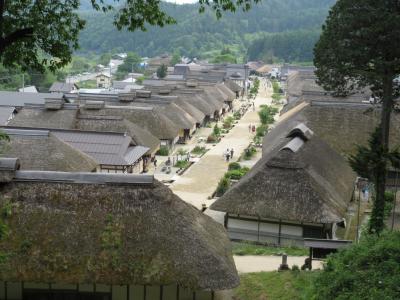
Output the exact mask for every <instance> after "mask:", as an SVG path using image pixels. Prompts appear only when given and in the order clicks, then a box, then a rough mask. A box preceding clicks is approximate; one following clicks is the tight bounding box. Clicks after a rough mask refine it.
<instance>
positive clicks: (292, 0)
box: [79, 0, 335, 61]
mask: <svg viewBox="0 0 400 300" xmlns="http://www.w3.org/2000/svg"><path fill="white" fill-rule="evenodd" d="M334 3H335V0H285V1H281V0H265V1H264V2H262V3H261V4H258V5H255V6H254V7H253V8H252V9H251V10H250V11H249V12H241V11H240V12H237V13H235V14H232V13H226V14H224V16H223V18H222V19H220V20H217V19H216V18H215V16H214V15H213V14H212V12H210V11H206V12H205V13H203V14H199V13H198V6H197V5H196V4H187V5H175V4H171V3H162V6H163V9H164V10H165V11H166V12H167V13H168V14H169V15H171V16H172V17H174V18H175V19H176V20H177V21H178V24H176V25H170V26H167V27H164V28H158V27H149V29H148V31H147V32H141V31H137V32H133V33H132V32H127V31H118V30H117V29H116V28H115V27H114V26H113V25H112V22H113V15H112V14H111V13H109V14H102V13H94V12H93V11H92V10H89V11H82V12H81V14H82V16H83V17H84V18H85V19H86V20H87V26H86V29H85V30H84V31H83V32H82V33H81V36H80V45H81V49H80V51H79V52H82V53H88V52H96V53H103V52H110V51H112V50H115V51H135V52H138V53H139V54H140V55H142V56H154V55H157V54H161V53H165V52H173V51H174V50H176V49H179V50H180V52H181V54H183V55H187V56H191V57H212V56H214V55H215V54H216V53H217V52H219V51H220V50H221V49H223V48H224V47H227V46H228V47H229V48H230V49H231V50H232V51H233V52H234V53H235V54H236V55H237V56H245V55H247V53H248V55H249V58H250V59H268V58H270V57H272V56H273V57H276V58H278V59H282V60H287V61H296V60H297V61H304V60H310V57H311V56H312V46H313V44H314V42H315V41H316V39H317V38H318V35H319V30H320V27H321V24H322V23H323V21H324V19H325V17H326V15H327V13H328V10H329V7H330V6H331V5H333V4H334ZM299 32H300V34H299ZM299 41H300V42H301V41H305V42H304V43H302V45H301V46H300V47H297V46H296V44H297V43H298V42H299ZM282 49H284V50H285V51H282ZM248 50H249V51H248Z"/></svg>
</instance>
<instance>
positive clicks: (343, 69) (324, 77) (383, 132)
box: [314, 0, 400, 233]
mask: <svg viewBox="0 0 400 300" xmlns="http://www.w3.org/2000/svg"><path fill="white" fill-rule="evenodd" d="M399 22H400V4H399V2H398V1H397V0H385V1H375V0H339V1H337V2H336V4H335V5H334V6H333V8H332V9H331V11H330V13H329V16H328V18H327V20H326V24H325V25H324V26H323V29H322V35H321V37H320V40H319V41H318V43H317V44H316V47H315V49H314V54H315V59H314V64H315V66H316V67H317V71H316V75H317V77H318V83H319V84H321V85H322V86H323V87H324V88H325V89H326V90H329V91H333V92H334V93H335V94H337V95H347V94H350V93H352V92H354V91H355V90H357V89H362V88H365V87H369V88H371V90H372V91H373V92H374V94H375V95H376V96H377V97H378V99H379V100H380V102H381V103H382V113H381V121H380V125H379V130H378V133H377V136H376V138H377V141H376V143H377V144H379V145H381V149H380V150H379V153H376V154H378V155H380V159H381V160H380V163H379V164H378V165H376V166H375V167H374V168H373V172H374V175H373V178H374V180H375V182H374V184H375V203H374V209H375V210H376V211H375V212H373V213H372V217H373V218H376V219H375V220H374V221H372V222H371V223H372V224H375V226H376V227H375V228H371V231H375V232H377V233H379V232H380V231H381V230H382V228H383V218H384V217H383V211H384V206H385V197H384V195H385V184H386V166H387V160H386V159H387V157H388V153H389V130H390V116H391V111H392V108H393V99H394V97H396V96H397V95H398V92H399V90H398V86H396V85H395V84H394V79H395V78H396V77H397V76H398V75H399V74H400V63H399V61H400V39H399V36H400V27H399V26H398V24H399Z"/></svg>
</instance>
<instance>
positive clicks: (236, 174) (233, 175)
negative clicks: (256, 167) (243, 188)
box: [225, 167, 249, 180]
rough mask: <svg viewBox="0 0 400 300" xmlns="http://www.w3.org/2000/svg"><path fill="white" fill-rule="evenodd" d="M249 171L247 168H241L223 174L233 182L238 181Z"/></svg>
mask: <svg viewBox="0 0 400 300" xmlns="http://www.w3.org/2000/svg"><path fill="white" fill-rule="evenodd" d="M248 171H249V168H247V167H243V168H240V169H237V170H231V171H228V172H227V173H225V177H226V178H229V179H233V180H239V179H240V178H242V177H243V176H244V175H246V173H247V172H248Z"/></svg>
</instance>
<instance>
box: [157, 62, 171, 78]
mask: <svg viewBox="0 0 400 300" xmlns="http://www.w3.org/2000/svg"><path fill="white" fill-rule="evenodd" d="M167 70H168V67H167V66H166V65H164V64H162V65H161V66H159V67H158V68H157V77H158V78H165V76H167Z"/></svg>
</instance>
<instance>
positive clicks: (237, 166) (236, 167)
mask: <svg viewBox="0 0 400 300" xmlns="http://www.w3.org/2000/svg"><path fill="white" fill-rule="evenodd" d="M241 168H242V167H241V166H240V164H239V163H238V162H231V163H230V164H229V166H228V170H229V171H232V170H240V169H241Z"/></svg>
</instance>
